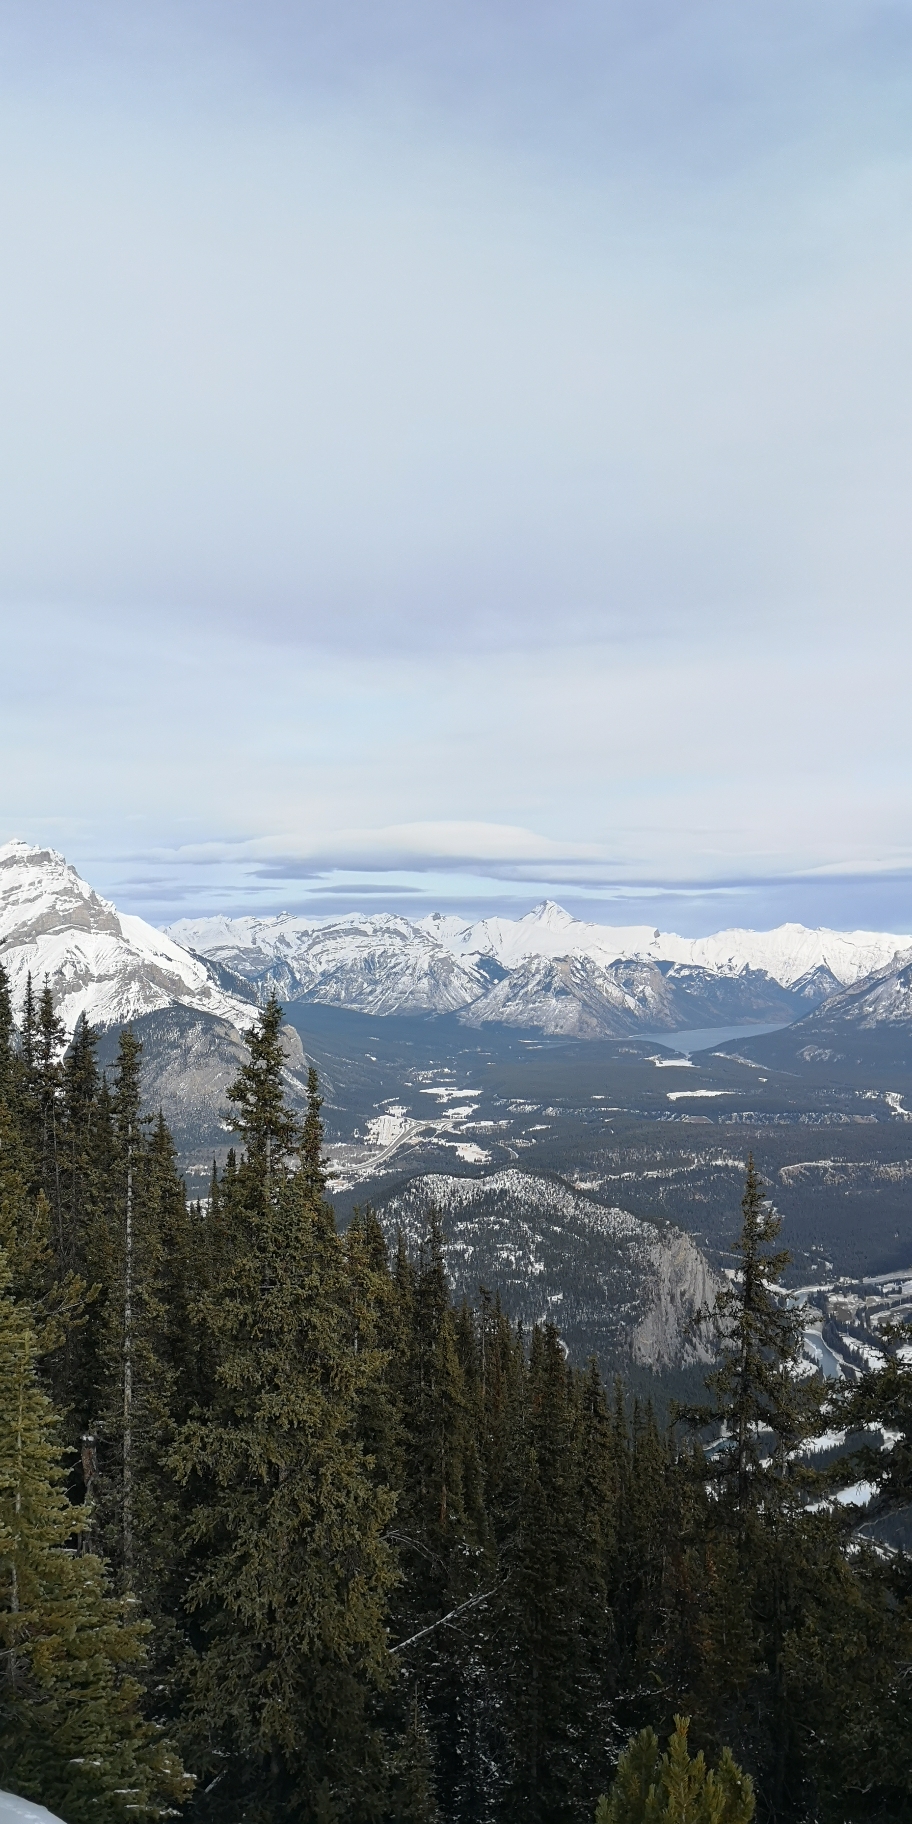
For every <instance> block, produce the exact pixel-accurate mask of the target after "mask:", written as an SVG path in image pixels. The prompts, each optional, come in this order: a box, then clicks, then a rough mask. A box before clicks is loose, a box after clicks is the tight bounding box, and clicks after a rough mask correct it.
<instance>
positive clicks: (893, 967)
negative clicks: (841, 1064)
mask: <svg viewBox="0 0 912 1824" xmlns="http://www.w3.org/2000/svg"><path fill="white" fill-rule="evenodd" d="M812 1024H813V1027H814V1029H815V1030H816V1031H821V1032H823V1031H826V1032H835V1031H837V1030H838V1029H839V1028H840V1027H861V1028H862V1029H864V1030H870V1029H871V1028H872V1027H876V1026H899V1025H903V1026H908V1027H910V1028H912V946H910V947H909V948H908V949H906V950H905V951H901V952H900V954H899V955H898V956H895V957H894V958H893V959H892V961H891V962H889V963H888V964H887V966H886V968H884V969H876V970H874V971H873V972H872V974H871V975H869V976H866V977H865V978H864V980H863V981H861V982H857V983H855V984H854V985H853V986H852V987H850V988H843V989H841V990H840V992H839V993H838V994H834V995H831V996H830V998H829V999H828V1000H826V1001H825V1002H824V1003H823V1006H822V1007H818V1008H817V1009H816V1012H815V1013H814V1014H812V1015H810V1016H809V1017H808V1019H806V1020H802V1021H801V1027H800V1030H801V1031H802V1032H804V1031H805V1030H810V1028H811V1025H812ZM797 1031H798V1029H797V1028H796V1032H797Z"/></svg>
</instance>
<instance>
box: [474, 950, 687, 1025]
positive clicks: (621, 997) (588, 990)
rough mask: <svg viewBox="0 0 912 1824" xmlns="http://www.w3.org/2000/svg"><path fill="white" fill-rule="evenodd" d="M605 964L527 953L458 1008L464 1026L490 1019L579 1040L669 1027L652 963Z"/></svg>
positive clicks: (669, 1012) (668, 1003)
mask: <svg viewBox="0 0 912 1824" xmlns="http://www.w3.org/2000/svg"><path fill="white" fill-rule="evenodd" d="M620 968H621V969H622V970H624V974H625V975H626V978H627V979H626V980H625V979H622V977H621V975H620V974H619V966H618V965H615V966H614V968H606V967H605V966H604V965H603V964H601V963H599V962H597V961H596V960H595V959H594V958H593V957H591V956H559V957H544V956H530V957H527V958H526V959H525V960H524V961H523V962H521V963H518V964H517V965H516V967H515V968H513V969H511V971H510V973H509V975H507V976H505V977H504V979H503V980H502V981H500V982H496V983H495V984H494V986H493V987H492V988H490V989H489V990H488V992H487V994H485V995H483V996H482V997H481V998H480V999H479V1000H476V1001H474V1002H473V1003H472V1005H471V1006H469V1007H466V1008H464V1009H463V1012H462V1016H461V1017H462V1019H463V1021H464V1022H465V1024H466V1025H469V1026H483V1025H487V1024H488V1023H489V1022H496V1023H497V1024H499V1025H503V1026H528V1027H533V1028H535V1030H536V1031H539V1032H546V1033H551V1034H560V1035H561V1036H563V1037H569V1036H572V1037H574V1038H580V1039H602V1038H619V1037H621V1036H623V1035H624V1034H625V1033H630V1032H635V1031H636V1030H637V1028H640V1029H643V1028H646V1029H647V1030H648V1029H649V1028H650V1027H652V1028H653V1029H656V1030H659V1031H671V1030H672V1029H673V1028H674V1026H675V1025H676V1024H677V1025H680V1024H681V1022H680V1021H678V1020H676V1018H675V1014H674V1010H673V1002H672V1000H671V998H670V997H669V994H668V992H667V988H666V982H665V977H664V976H663V974H662V972H661V970H659V969H657V968H656V967H655V964H650V963H645V964H644V963H640V964H628V965H626V967H625V966H624V965H620Z"/></svg>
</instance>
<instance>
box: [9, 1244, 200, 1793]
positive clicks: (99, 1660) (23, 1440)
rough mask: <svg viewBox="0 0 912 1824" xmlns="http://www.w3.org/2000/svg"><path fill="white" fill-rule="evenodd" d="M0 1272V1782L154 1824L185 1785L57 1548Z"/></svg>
mask: <svg viewBox="0 0 912 1824" xmlns="http://www.w3.org/2000/svg"><path fill="white" fill-rule="evenodd" d="M10 1281H11V1276H10V1273H9V1269H8V1267H7V1266H6V1265H5V1263H2V1264H0V1635H2V1643H3V1644H2V1654H3V1659H4V1662H5V1665H4V1677H3V1681H2V1686H0V1782H2V1784H3V1786H4V1787H6V1788H8V1789H12V1790H13V1791H15V1792H19V1793H21V1794H23V1796H25V1797H29V1798H33V1799H36V1800H38V1801H40V1802H42V1803H44V1804H47V1805H48V1806H50V1807H51V1808H52V1809H53V1810H54V1811H55V1812H59V1813H60V1814H61V1815H63V1816H64V1817H66V1819H67V1821H68V1824H89V1821H90V1820H93V1819H96V1818H97V1817H98V1816H99V1815H103V1816H104V1817H106V1818H111V1819H116V1818H122V1819H124V1820H126V1819H127V1818H128V1817H134V1818H135V1817H137V1816H138V1817H141V1818H142V1817H147V1818H151V1817H158V1816H161V1815H162V1813H163V1812H164V1811H165V1810H166V1809H167V1808H168V1807H169V1805H171V1804H173V1802H174V1801H178V1802H179V1801H181V1800H182V1799H183V1798H185V1797H186V1796H187V1792H188V1790H189V1782H188V1781H187V1779H186V1778H185V1776H184V1775H183V1772H182V1770H181V1768H180V1765H179V1763H178V1761H177V1759H176V1757H175V1755H174V1753H173V1751H172V1750H171V1749H170V1748H169V1747H168V1745H167V1743H165V1742H164V1741H163V1740H162V1738H161V1735H160V1732H159V1731H158V1730H157V1729H156V1728H154V1727H153V1726H152V1725H150V1724H148V1723H146V1722H144V1721H143V1718H142V1714H141V1711H140V1705H139V1700H140V1695H141V1693H140V1687H139V1685H138V1684H137V1682H136V1680H135V1678H134V1677H133V1676H132V1675H131V1674H130V1673H129V1671H128V1670H127V1668H129V1667H130V1666H131V1665H132V1666H136V1665H137V1664H138V1663H139V1662H140V1661H141V1659H142V1652H143V1648H142V1640H141V1633H140V1630H139V1629H138V1628H137V1627H136V1625H135V1624H134V1625H132V1626H131V1625H128V1624H127V1623H126V1622H125V1619H124V1615H123V1611H122V1607H121V1605H119V1604H118V1603H116V1602H115V1601H114V1600H113V1599H112V1598H111V1597H110V1596H108V1595H107V1594H106V1592H105V1588H104V1580H103V1571H102V1566H101V1564H100V1563H99V1562H98V1560H97V1559H96V1558H93V1557H90V1556H85V1555H83V1556H74V1554H73V1552H72V1551H71V1550H70V1549H68V1548H69V1542H70V1538H71V1534H72V1527H73V1520H74V1513H73V1509H72V1507H71V1506H70V1504H69V1502H68V1501H67V1499H66V1496H65V1493H64V1491H63V1482H64V1471H63V1469H62V1467H61V1463H60V1450H59V1443H58V1442H57V1439H56V1435H55V1433H56V1425H55V1420H54V1415H53V1412H52V1409H51V1407H50V1404H49V1402H48V1399H47V1396H46V1395H45V1394H44V1392H43V1391H42V1390H41V1388H40V1386H39V1384H38V1379H37V1372H36V1340H35V1336H34V1332H33V1331H32V1329H31V1326H30V1323H29V1317H28V1312H27V1309H26V1308H25V1307H23V1306H22V1305H21V1304H17V1303H16V1302H15V1301H14V1300H13V1298H12V1296H11V1290H10Z"/></svg>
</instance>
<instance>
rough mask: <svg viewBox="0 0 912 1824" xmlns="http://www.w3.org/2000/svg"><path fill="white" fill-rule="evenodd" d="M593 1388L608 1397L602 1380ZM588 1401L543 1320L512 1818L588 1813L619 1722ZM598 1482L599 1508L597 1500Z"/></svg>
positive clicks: (551, 1823)
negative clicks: (587, 1456) (611, 1698)
mask: <svg viewBox="0 0 912 1824" xmlns="http://www.w3.org/2000/svg"><path fill="white" fill-rule="evenodd" d="M590 1391H591V1393H592V1394H594V1396H595V1399H596V1403H597V1406H600V1404H601V1402H600V1399H599V1390H598V1388H597V1385H596V1384H595V1383H593V1384H592V1388H591V1390H590ZM580 1406H581V1401H580V1397H579V1387H578V1384H577V1382H576V1380H575V1377H574V1376H573V1375H572V1372H571V1371H570V1370H569V1369H568V1367H567V1364H566V1361H565V1357H564V1353H563V1350H562V1348H561V1345H560V1341H559V1338H558V1335H557V1332H556V1330H555V1329H554V1328H553V1326H551V1325H548V1326H547V1327H546V1328H545V1330H544V1331H541V1330H538V1329H536V1330H535V1331H534V1332H533V1335H532V1347H531V1354H530V1360H529V1373H528V1390H527V1406H526V1413H525V1421H524V1431H525V1439H524V1443H525V1450H524V1453H523V1455H524V1463H523V1469H522V1479H521V1483H520V1488H519V1491H518V1493H519V1501H518V1508H517V1513H516V1523H515V1527H514V1530H513V1535H512V1538H511V1539H510V1540H509V1542H508V1544H507V1546H506V1548H505V1552H504V1560H505V1567H506V1570H507V1578H506V1583H505V1586H504V1590H503V1594H502V1597H501V1601H500V1604H499V1613H500V1614H501V1615H502V1624H501V1625H502V1627H503V1632H504V1635H505V1642H508V1643H509V1647H508V1653H509V1657H508V1659H507V1661H506V1666H507V1678H506V1681H505V1685H506V1690H505V1696H504V1704H503V1727H504V1733H505V1735H506V1738H507V1743H508V1754H509V1766H510V1784H509V1792H508V1793H507V1794H506V1795H505V1797H504V1801H503V1805H502V1816H503V1817H504V1819H505V1820H507V1824H512V1821H513V1820H514V1819H515V1820H517V1821H518V1820H520V1819H522V1820H529V1821H530V1824H533V1821H538V1820H540V1821H541V1824H564V1821H565V1820H566V1821H567V1824H570V1821H571V1820H577V1819H579V1818H580V1817H581V1816H583V1815H585V1813H586V1810H587V1808H591V1795H592V1791H593V1780H597V1779H598V1778H599V1774H600V1771H601V1769H600V1768H599V1766H598V1761H599V1759H600V1757H601V1755H602V1753H603V1752H604V1744H605V1742H606V1739H607V1738H608V1735H609V1730H610V1705H609V1703H608V1699H607V1693H606V1690H605V1682H604V1676H603V1662H604V1658H605V1653H606V1648H607V1645H608V1641H609V1638H610V1620H609V1613H608V1601H607V1589H606V1580H605V1568H606V1567H605V1533H604V1527H605V1525H606V1523H607V1524H608V1525H610V1519H611V1516H610V1514H605V1513H604V1512H603V1509H602V1502H603V1496H604V1489H605V1466H604V1465H599V1466H593V1465H589V1464H584V1462H583V1458H582V1452H583V1448H584V1440H585V1442H586V1443H588V1444H589V1445H591V1444H592V1442H593V1430H594V1426H593V1421H594V1422H595V1423H596V1424H597V1423H598V1420H599V1418H600V1416H601V1415H600V1413H593V1412H591V1411H590V1412H589V1413H587V1414H586V1415H585V1420H586V1422H585V1423H581V1416H582V1415H581V1411H580ZM605 1444H606V1446H607V1426H606V1431H605ZM597 1448H598V1449H599V1450H601V1448H602V1444H601V1439H599V1441H598V1443H597ZM593 1468H594V1469H595V1475H594V1478H593V1482H592V1483H590V1482H589V1477H590V1473H591V1471H592V1470H593ZM587 1483H588V1484H589V1486H588V1487H587ZM590 1494H591V1495H594V1509H597V1510H598V1511H594V1509H593V1508H590V1507H589V1501H588V1497H589V1496H590Z"/></svg>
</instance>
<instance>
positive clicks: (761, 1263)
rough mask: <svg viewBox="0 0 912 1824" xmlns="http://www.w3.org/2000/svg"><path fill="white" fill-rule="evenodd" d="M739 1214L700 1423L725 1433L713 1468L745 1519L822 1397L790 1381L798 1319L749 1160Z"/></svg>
mask: <svg viewBox="0 0 912 1824" xmlns="http://www.w3.org/2000/svg"><path fill="white" fill-rule="evenodd" d="M741 1212H742V1226H741V1233H740V1235H739V1237H738V1239H737V1241H736V1242H735V1244H734V1252H735V1254H736V1255H737V1256H738V1259H739V1263H740V1264H739V1268H738V1277H737V1279H736V1281H735V1283H734V1284H733V1285H732V1286H730V1287H729V1288H728V1289H727V1290H726V1291H724V1292H722V1293H720V1295H719V1297H718V1298H717V1300H716V1305H715V1320H716V1325H717V1329H718V1333H719V1338H720V1344H721V1359H720V1362H719V1366H718V1367H717V1368H716V1369H715V1370H714V1371H713V1372H712V1373H711V1374H710V1375H708V1376H707V1387H708V1389H709V1391H710V1393H711V1394H712V1395H713V1396H714V1399H713V1403H712V1404H711V1405H710V1406H708V1407H706V1408H705V1409H703V1411H702V1412H701V1413H700V1415H699V1416H700V1417H702V1418H704V1419H705V1420H708V1421H710V1422H716V1423H721V1424H722V1425H723V1427H724V1438H725V1442H724V1445H723V1447H722V1448H720V1449H719V1451H718V1453H717V1455H716V1459H715V1460H716V1464H717V1467H718V1472H719V1475H720V1476H721V1478H722V1480H723V1482H724V1483H725V1484H726V1486H727V1487H728V1488H729V1489H730V1492H731V1494H732V1496H733V1498H734V1500H735V1502H736V1504H737V1507H738V1509H739V1511H740V1512H741V1513H742V1515H743V1514H745V1513H746V1511H747V1510H748V1509H749V1508H750V1507H751V1506H755V1505H756V1503H757V1502H758V1501H759V1500H761V1499H763V1498H764V1496H765V1492H766V1489H767V1485H768V1478H767V1477H766V1476H765V1475H763V1474H761V1469H762V1467H763V1466H764V1465H765V1464H766V1462H767V1460H769V1459H770V1458H771V1459H772V1468H773V1471H774V1473H775V1474H776V1476H778V1477H780V1478H781V1477H782V1476H784V1475H786V1474H787V1472H788V1467H789V1463H790V1460H791V1457H792V1453H793V1452H794V1451H795V1449H796V1448H797V1446H798V1445H799V1444H800V1443H801V1442H802V1441H803V1439H804V1438H806V1437H808V1436H810V1435H811V1433H812V1432H813V1429H814V1423H815V1420H816V1419H817V1418H818V1416H819V1411H820V1404H821V1398H822V1393H823V1389H822V1387H821V1386H820V1385H819V1384H817V1383H815V1382H813V1381H810V1382H809V1381H807V1380H802V1379H799V1378H797V1377H796V1375H795V1369H796V1366H797V1364H798V1363H799V1361H800V1359H801V1336H802V1330H803V1319H802V1315H801V1312H800V1311H799V1310H798V1309H797V1308H794V1307H790V1306H789V1304H788V1302H787V1301H786V1299H785V1298H784V1297H783V1295H782V1292H781V1290H780V1281H781V1278H782V1274H783V1272H784V1271H785V1268H786V1267H787V1266H788V1264H789V1261H790V1260H791V1255H790V1254H789V1252H788V1250H787V1249H785V1248H780V1249H775V1248H774V1247H773V1244H774V1243H775V1242H776V1240H777V1239H778V1236H779V1233H780V1230H781V1228H782V1218H781V1217H780V1216H779V1215H778V1214H777V1212H776V1211H775V1210H774V1209H773V1208H772V1206H771V1205H768V1204H767V1203H766V1202H765V1199H764V1196H763V1185H762V1184H761V1182H760V1179H759V1177H758V1174H757V1171H756V1168H755V1166H754V1160H753V1155H752V1154H751V1155H750V1157H749V1159H748V1166H747V1177H746V1179H745V1185H744V1196H743V1198H742V1200H741Z"/></svg>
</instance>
